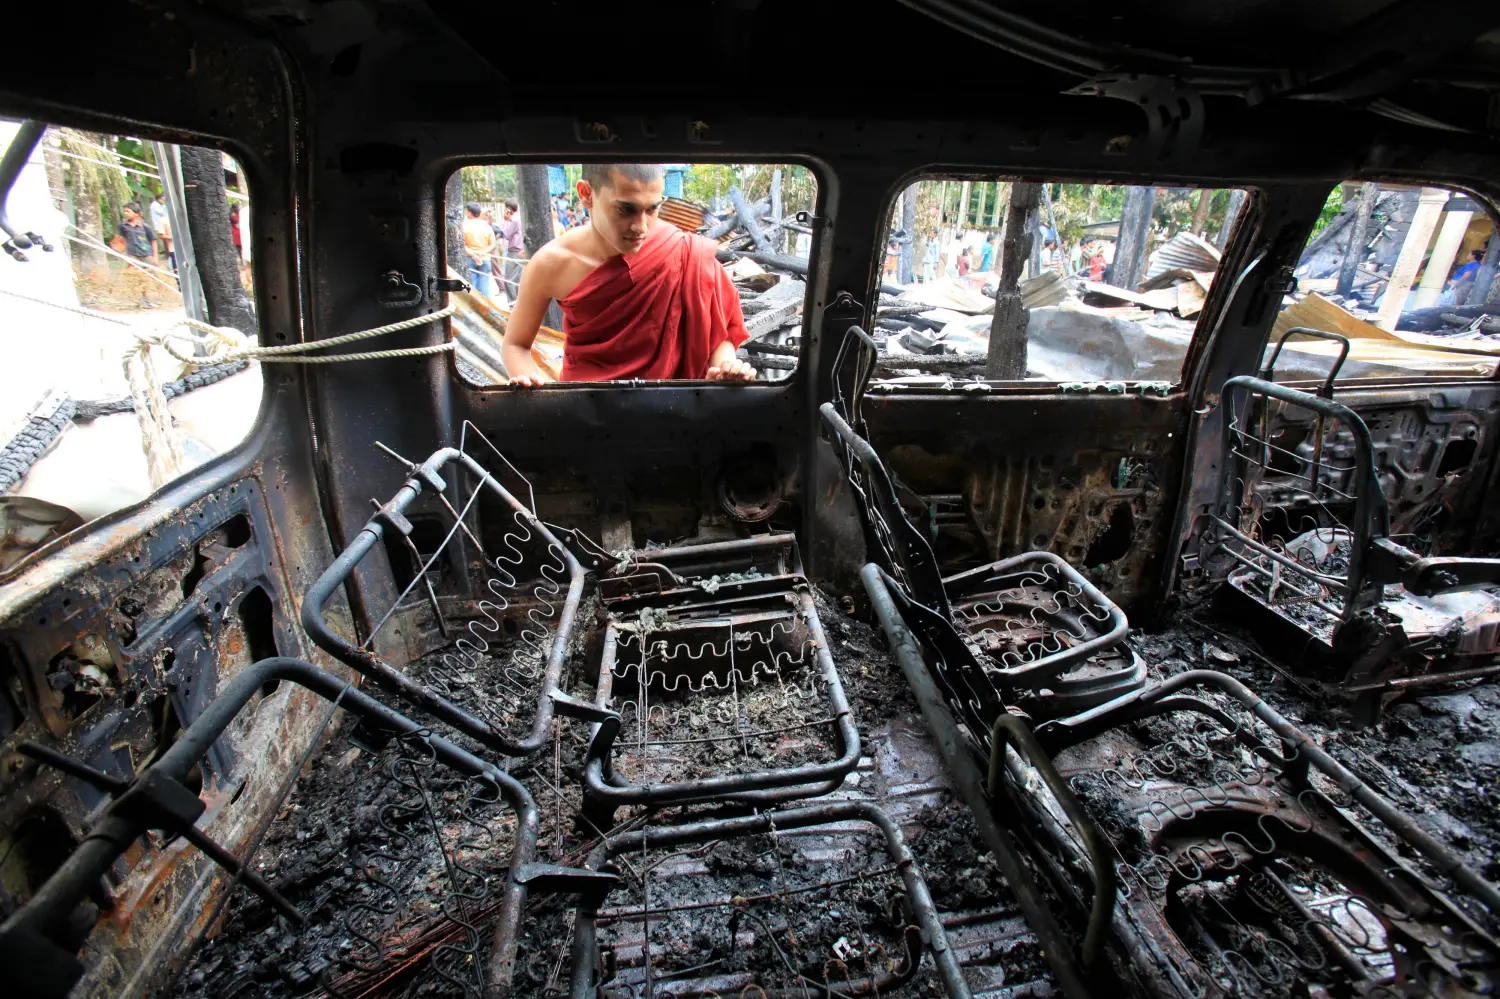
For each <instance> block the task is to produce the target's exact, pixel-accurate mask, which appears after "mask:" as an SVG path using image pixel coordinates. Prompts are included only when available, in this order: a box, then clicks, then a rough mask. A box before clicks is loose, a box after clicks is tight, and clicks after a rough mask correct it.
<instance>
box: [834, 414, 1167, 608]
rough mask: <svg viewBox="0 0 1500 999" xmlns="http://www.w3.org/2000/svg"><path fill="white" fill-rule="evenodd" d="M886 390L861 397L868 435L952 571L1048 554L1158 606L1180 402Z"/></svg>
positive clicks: (1140, 602) (1130, 597)
mask: <svg viewBox="0 0 1500 999" xmlns="http://www.w3.org/2000/svg"><path fill="white" fill-rule="evenodd" d="M881 388H882V387H881V386H879V385H877V386H875V387H873V388H872V390H871V392H870V393H869V395H868V396H867V397H866V398H865V401H864V407H863V411H864V413H865V416H866V418H867V420H868V422H869V426H870V435H871V441H872V443H873V444H874V445H875V447H876V449H877V450H878V451H879V452H880V453H881V455H882V457H884V458H886V460H887V461H888V462H889V464H890V467H891V470H892V471H893V472H894V473H895V475H896V477H897V479H898V480H899V481H900V482H901V483H902V484H903V485H904V486H905V489H904V490H903V491H902V498H903V500H904V501H905V502H906V503H907V504H908V506H909V508H910V509H911V512H912V515H913V516H912V519H913V522H914V523H915V524H917V525H918V526H919V528H920V529H922V530H923V531H924V532H926V533H927V534H928V536H929V537H930V538H931V539H932V543H933V545H934V547H935V548H936V550H937V552H938V554H939V557H940V558H941V559H942V560H943V565H944V568H945V570H946V571H950V572H951V571H954V570H957V569H961V568H969V567H972V566H974V565H975V564H978V563H981V562H988V561H993V560H995V559H997V558H1002V557H1005V556H1007V555H1011V554H1015V553H1017V552H1020V551H1030V550H1045V551H1051V552H1054V553H1056V554H1058V555H1061V556H1062V557H1063V558H1065V559H1067V560H1068V561H1069V562H1071V563H1072V564H1074V565H1077V566H1080V567H1082V569H1083V570H1084V571H1085V573H1086V574H1087V575H1088V576H1089V578H1090V579H1091V580H1092V581H1094V582H1095V583H1096V584H1097V585H1098V586H1099V587H1100V588H1101V589H1102V590H1104V592H1106V593H1108V594H1109V595H1110V597H1111V599H1113V600H1115V601H1116V602H1117V603H1119V604H1120V605H1121V606H1122V607H1124V608H1125V610H1126V612H1127V613H1129V614H1132V615H1137V614H1142V613H1148V608H1150V607H1152V606H1153V604H1154V601H1155V600H1156V599H1157V597H1158V596H1159V594H1158V592H1157V586H1158V585H1159V572H1158V570H1159V568H1160V565H1161V560H1162V559H1163V558H1164V557H1166V553H1165V552H1163V551H1162V550H1161V547H1160V542H1159V541H1158V540H1157V539H1158V538H1160V537H1161V535H1162V532H1163V531H1164V530H1165V529H1166V525H1167V524H1168V523H1169V522H1170V520H1171V517H1172V515H1173V513H1174V511H1175V508H1176V495H1177V489H1176V482H1177V481H1178V476H1179V475H1180V465H1179V463H1180V461H1181V451H1180V444H1179V442H1180V438H1181V434H1180V433H1179V432H1178V428H1179V427H1181V426H1182V421H1183V417H1184V413H1185V405H1184V403H1185V400H1184V399H1183V398H1182V397H1181V396H1169V397H1166V398H1157V397H1154V396H1143V395H1140V394H1135V393H1132V394H1129V395H1124V394H1115V393H1107V392H1098V393H1062V392H1057V393H1047V394H1033V393H1027V394H1026V395H1024V396H1013V395H1010V394H1008V393H995V394H993V395H991V394H978V393H973V394H971V393H965V394H963V395H962V396H958V397H954V396H931V395H923V394H918V393H916V392H912V393H910V394H908V393H907V392H906V391H899V392H895V391H882V390H881ZM1085 428H1087V429H1085Z"/></svg>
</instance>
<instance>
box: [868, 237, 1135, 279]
mask: <svg viewBox="0 0 1500 999" xmlns="http://www.w3.org/2000/svg"><path fill="white" fill-rule="evenodd" d="M1043 235H1044V242H1043V244H1042V249H1041V253H1040V255H1039V256H1040V268H1039V273H1043V274H1045V273H1047V272H1048V271H1052V272H1055V273H1058V274H1061V275H1063V276H1064V277H1073V276H1075V275H1077V276H1082V277H1087V278H1088V279H1089V280H1090V281H1100V280H1102V279H1103V277H1104V270H1105V268H1106V267H1108V266H1109V263H1110V261H1111V260H1112V259H1113V257H1114V243H1113V242H1111V241H1109V240H1102V239H1089V240H1084V241H1082V242H1080V243H1078V244H1077V245H1075V246H1074V247H1073V248H1072V250H1071V251H1065V250H1062V249H1060V248H1059V247H1058V242H1057V239H1056V238H1055V237H1053V236H1051V235H1050V234H1048V233H1044V234H1043ZM903 238H904V236H903V234H901V233H899V232H898V233H895V234H893V235H892V236H891V239H890V242H889V244H888V245H887V247H886V251H887V255H886V268H885V270H886V277H887V279H888V280H891V281H899V280H900V279H899V269H900V268H899V259H900V254H901V243H902V240H903ZM917 244H918V247H919V248H918V249H917V250H916V253H915V263H916V266H915V268H914V273H913V275H912V277H913V279H914V280H915V281H916V282H917V283H918V284H930V283H932V282H933V281H936V280H937V279H938V278H940V277H950V278H962V277H967V276H968V275H969V274H971V273H978V274H984V273H988V272H990V271H994V270H996V269H997V268H998V266H999V254H1000V235H999V233H996V232H985V231H983V230H979V229H968V228H965V229H962V230H959V231H957V232H950V233H948V234H946V235H945V234H944V233H943V232H942V231H941V230H939V229H938V228H937V227H932V228H930V229H928V231H927V234H926V236H925V238H922V239H920V240H918V241H917Z"/></svg>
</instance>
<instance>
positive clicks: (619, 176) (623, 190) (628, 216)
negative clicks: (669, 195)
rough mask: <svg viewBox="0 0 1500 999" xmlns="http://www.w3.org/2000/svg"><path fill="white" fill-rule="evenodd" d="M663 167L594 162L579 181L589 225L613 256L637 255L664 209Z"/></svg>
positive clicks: (586, 168)
mask: <svg viewBox="0 0 1500 999" xmlns="http://www.w3.org/2000/svg"><path fill="white" fill-rule="evenodd" d="M664 184H665V178H664V175H663V173H662V168H661V167H660V166H658V165H656V164H654V163H590V164H588V165H586V166H585V167H584V168H583V179H582V180H580V181H579V182H578V198H579V200H580V201H582V202H583V204H584V207H585V208H587V209H588V212H589V226H590V228H592V229H593V230H594V232H595V233H596V234H597V235H598V236H599V238H600V239H601V240H603V241H604V244H605V246H607V247H608V248H609V251H610V252H613V253H634V252H636V251H637V250H639V249H640V248H641V247H642V246H644V245H645V244H646V233H647V232H648V231H649V230H650V228H651V224H652V223H653V222H654V221H655V220H656V213H657V212H658V211H659V210H660V209H661V203H662V201H663V200H664V199H663V197H662V187H663V185H664Z"/></svg>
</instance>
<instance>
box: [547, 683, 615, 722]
mask: <svg viewBox="0 0 1500 999" xmlns="http://www.w3.org/2000/svg"><path fill="white" fill-rule="evenodd" d="M552 707H553V708H554V709H555V710H556V711H557V713H558V714H560V715H565V716H567V717H569V718H572V719H574V720H576V721H582V722H590V723H593V722H599V723H601V724H602V723H604V722H606V721H609V720H611V719H613V720H614V721H615V722H616V723H618V722H619V720H620V714H619V712H618V711H611V710H610V709H609V708H601V707H600V706H599V705H597V704H595V703H594V702H593V701H585V700H583V699H582V698H581V697H573V696H572V695H570V694H564V693H563V692H562V691H560V690H555V691H553V692H552Z"/></svg>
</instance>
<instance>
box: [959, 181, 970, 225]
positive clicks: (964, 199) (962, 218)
mask: <svg viewBox="0 0 1500 999" xmlns="http://www.w3.org/2000/svg"><path fill="white" fill-rule="evenodd" d="M973 189H974V185H973V184H972V183H971V182H970V181H967V180H966V181H964V186H963V189H962V193H961V194H959V196H958V227H959V228H960V229H962V228H963V227H964V225H965V223H967V222H968V221H969V194H970V192H972V191H973Z"/></svg>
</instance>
